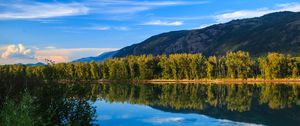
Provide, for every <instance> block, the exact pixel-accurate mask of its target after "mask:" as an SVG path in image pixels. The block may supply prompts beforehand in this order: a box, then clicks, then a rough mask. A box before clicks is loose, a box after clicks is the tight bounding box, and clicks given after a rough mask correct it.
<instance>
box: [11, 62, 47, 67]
mask: <svg viewBox="0 0 300 126" xmlns="http://www.w3.org/2000/svg"><path fill="white" fill-rule="evenodd" d="M16 65H25V66H44V65H46V64H44V63H42V62H37V63H29V64H23V63H18V64H16Z"/></svg>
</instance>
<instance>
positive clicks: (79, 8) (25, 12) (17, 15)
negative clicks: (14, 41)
mask: <svg viewBox="0 0 300 126" xmlns="http://www.w3.org/2000/svg"><path fill="white" fill-rule="evenodd" d="M0 7H2V8H3V10H5V11H2V12H0V19H35V18H53V17H63V16H74V15H85V14H88V12H89V8H88V7H86V6H84V5H82V4H79V3H38V2H30V3H14V4H1V5H0Z"/></svg>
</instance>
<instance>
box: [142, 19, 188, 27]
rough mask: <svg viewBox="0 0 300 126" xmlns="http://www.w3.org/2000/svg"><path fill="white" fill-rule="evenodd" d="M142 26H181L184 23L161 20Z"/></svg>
mask: <svg viewBox="0 0 300 126" xmlns="http://www.w3.org/2000/svg"><path fill="white" fill-rule="evenodd" d="M142 25H154V26H181V25H183V22H182V21H161V20H154V21H149V22H146V23H143V24H142Z"/></svg>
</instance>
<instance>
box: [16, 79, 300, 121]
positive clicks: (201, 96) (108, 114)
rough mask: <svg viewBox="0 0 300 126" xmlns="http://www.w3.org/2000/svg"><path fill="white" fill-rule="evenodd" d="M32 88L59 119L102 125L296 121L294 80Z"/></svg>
mask: <svg viewBox="0 0 300 126" xmlns="http://www.w3.org/2000/svg"><path fill="white" fill-rule="evenodd" d="M53 85H55V86H53ZM29 87H30V86H29ZM19 90H22V89H19ZM31 92H33V94H34V95H35V96H37V99H39V102H41V104H42V105H43V104H44V105H45V106H46V105H48V104H50V101H51V103H55V105H56V106H58V109H57V113H58V116H59V119H60V120H63V121H64V122H68V121H72V120H81V121H90V122H92V123H93V124H94V125H98V124H100V125H101V126H135V125H136V126H208V125H212V126H214V125H223V126H231V125H238V126H240V125H278V126H281V125H282V126H293V125H295V126H296V125H299V124H300V85H296V84H292V85H285V84H255V85H241V84H237V85H235V84H49V85H46V84H45V86H40V87H36V88H32V89H31Z"/></svg>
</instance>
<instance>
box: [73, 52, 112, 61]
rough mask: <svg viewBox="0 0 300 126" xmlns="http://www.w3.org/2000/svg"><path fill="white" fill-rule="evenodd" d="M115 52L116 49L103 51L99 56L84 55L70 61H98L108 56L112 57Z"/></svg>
mask: <svg viewBox="0 0 300 126" xmlns="http://www.w3.org/2000/svg"><path fill="white" fill-rule="evenodd" d="M117 52H118V51H111V52H104V53H102V54H100V55H99V56H96V57H85V58H81V59H77V60H74V61H72V62H91V61H95V62H99V61H104V60H106V59H108V58H111V57H113V56H114V55H115V54H116V53H117Z"/></svg>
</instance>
